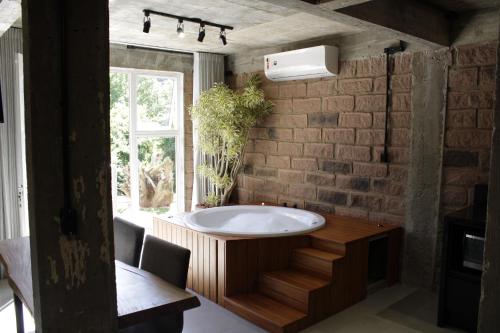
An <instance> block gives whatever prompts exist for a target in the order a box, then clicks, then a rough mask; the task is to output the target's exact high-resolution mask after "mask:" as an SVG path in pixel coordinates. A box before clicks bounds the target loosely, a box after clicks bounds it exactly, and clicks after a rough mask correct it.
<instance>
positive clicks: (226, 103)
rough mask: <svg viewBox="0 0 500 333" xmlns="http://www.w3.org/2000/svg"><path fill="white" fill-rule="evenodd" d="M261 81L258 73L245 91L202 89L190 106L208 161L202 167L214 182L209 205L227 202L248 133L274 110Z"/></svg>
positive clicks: (220, 86) (221, 86) (223, 87)
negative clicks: (196, 99)
mask: <svg viewBox="0 0 500 333" xmlns="http://www.w3.org/2000/svg"><path fill="white" fill-rule="evenodd" d="M260 83H261V79H260V76H259V75H257V74H254V75H252V76H251V77H250V78H249V79H248V81H247V82H246V84H245V87H244V88H243V89H242V90H241V91H234V90H232V89H230V88H229V87H228V86H227V85H225V84H222V83H218V84H215V85H214V87H212V88H211V89H209V90H206V91H204V92H202V93H201V95H200V98H199V100H198V103H197V104H196V105H194V106H193V107H192V108H191V110H190V113H191V117H192V118H193V121H194V122H195V123H196V125H197V127H198V133H199V147H200V149H201V151H202V153H204V154H205V155H207V159H206V160H207V161H208V162H207V163H205V164H202V165H200V166H199V167H198V172H199V173H200V175H201V176H202V177H204V178H206V179H208V181H209V184H210V186H209V193H208V195H207V198H206V202H205V203H204V204H205V206H209V207H212V206H222V205H225V204H227V202H228V200H229V197H230V195H231V192H232V191H233V189H234V188H235V186H236V183H237V176H238V173H239V171H240V169H241V167H242V165H243V156H244V152H245V145H246V142H247V140H248V133H249V132H250V129H251V128H252V127H253V126H255V124H256V123H257V121H259V120H260V119H262V118H264V117H265V116H267V115H268V114H270V113H271V111H272V108H273V104H272V103H271V102H270V101H267V100H266V99H265V97H264V91H263V90H262V89H260Z"/></svg>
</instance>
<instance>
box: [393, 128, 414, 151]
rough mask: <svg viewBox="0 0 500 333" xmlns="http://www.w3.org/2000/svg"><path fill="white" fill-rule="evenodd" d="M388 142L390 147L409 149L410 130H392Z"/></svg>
mask: <svg viewBox="0 0 500 333" xmlns="http://www.w3.org/2000/svg"><path fill="white" fill-rule="evenodd" d="M390 140H391V142H390V145H391V146H392V147H409V146H410V130H409V129H406V128H393V129H391V135H390Z"/></svg>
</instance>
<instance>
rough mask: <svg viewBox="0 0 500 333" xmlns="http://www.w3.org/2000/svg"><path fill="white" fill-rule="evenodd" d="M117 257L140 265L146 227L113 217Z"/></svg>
mask: <svg viewBox="0 0 500 333" xmlns="http://www.w3.org/2000/svg"><path fill="white" fill-rule="evenodd" d="M113 227H114V238H115V259H116V260H119V261H121V262H123V263H126V264H127V265H130V266H134V267H139V260H140V258H141V250H142V243H143V241H144V232H145V229H144V228H143V227H140V226H138V225H136V224H133V223H131V222H129V221H126V220H124V219H122V218H120V217H115V218H114V219H113Z"/></svg>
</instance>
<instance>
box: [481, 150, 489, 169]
mask: <svg viewBox="0 0 500 333" xmlns="http://www.w3.org/2000/svg"><path fill="white" fill-rule="evenodd" d="M490 163H491V154H490V151H489V150H487V151H481V152H479V170H481V171H489V170H490Z"/></svg>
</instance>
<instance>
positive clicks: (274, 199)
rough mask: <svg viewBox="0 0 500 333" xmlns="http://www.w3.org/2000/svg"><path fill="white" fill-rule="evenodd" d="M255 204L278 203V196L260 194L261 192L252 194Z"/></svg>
mask: <svg viewBox="0 0 500 333" xmlns="http://www.w3.org/2000/svg"><path fill="white" fill-rule="evenodd" d="M253 197H254V201H255V202H267V203H272V204H277V203H278V195H276V194H270V193H262V192H257V191H256V192H254V194H253Z"/></svg>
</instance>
